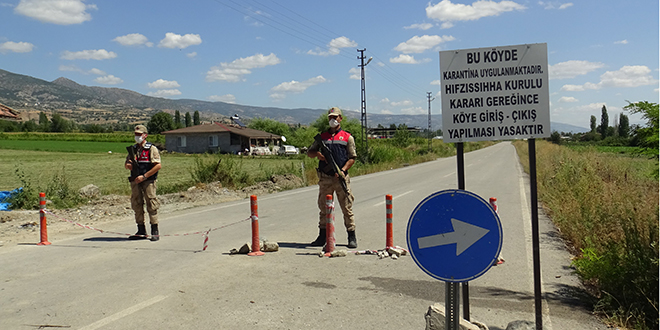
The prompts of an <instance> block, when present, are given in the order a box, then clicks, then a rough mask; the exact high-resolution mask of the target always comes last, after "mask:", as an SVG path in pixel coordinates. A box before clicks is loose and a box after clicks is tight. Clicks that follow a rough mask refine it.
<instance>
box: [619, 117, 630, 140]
mask: <svg viewBox="0 0 660 330" xmlns="http://www.w3.org/2000/svg"><path fill="white" fill-rule="evenodd" d="M629 135H630V120H629V119H628V116H626V115H624V114H623V112H622V113H620V114H619V136H620V137H622V138H627V137H628V136H629Z"/></svg>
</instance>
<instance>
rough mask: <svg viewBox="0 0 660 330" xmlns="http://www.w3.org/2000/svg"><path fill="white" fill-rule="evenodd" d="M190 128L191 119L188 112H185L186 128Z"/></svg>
mask: <svg viewBox="0 0 660 330" xmlns="http://www.w3.org/2000/svg"><path fill="white" fill-rule="evenodd" d="M190 126H192V119H191V118H190V112H186V127H190Z"/></svg>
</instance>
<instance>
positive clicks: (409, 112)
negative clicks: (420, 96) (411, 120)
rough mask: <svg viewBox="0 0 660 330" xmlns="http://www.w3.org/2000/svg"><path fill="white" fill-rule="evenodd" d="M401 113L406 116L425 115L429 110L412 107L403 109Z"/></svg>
mask: <svg viewBox="0 0 660 330" xmlns="http://www.w3.org/2000/svg"><path fill="white" fill-rule="evenodd" d="M401 113H402V114H404V115H423V114H426V113H427V110H426V109H424V108H422V107H412V108H406V109H401Z"/></svg>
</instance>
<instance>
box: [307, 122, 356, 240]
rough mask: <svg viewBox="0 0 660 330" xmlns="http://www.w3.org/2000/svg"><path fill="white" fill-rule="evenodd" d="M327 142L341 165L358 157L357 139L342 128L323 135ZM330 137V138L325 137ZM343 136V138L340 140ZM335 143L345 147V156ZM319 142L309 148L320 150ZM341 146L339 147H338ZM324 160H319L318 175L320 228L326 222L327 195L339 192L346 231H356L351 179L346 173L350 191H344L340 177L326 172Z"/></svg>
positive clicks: (322, 227)
mask: <svg viewBox="0 0 660 330" xmlns="http://www.w3.org/2000/svg"><path fill="white" fill-rule="evenodd" d="M321 136H322V138H324V141H325V142H326V145H328V146H329V147H330V150H331V151H333V157H334V158H335V159H336V160H337V163H338V164H337V165H339V167H342V166H344V164H345V163H346V160H348V159H355V158H357V153H356V152H355V139H354V138H353V136H352V135H350V134H349V133H347V132H346V131H343V130H340V131H338V132H336V133H335V134H331V133H329V132H325V133H324V134H322V135H321ZM327 137H329V139H325V138H327ZM340 138H341V140H340ZM333 145H335V146H337V145H340V146H341V148H345V149H344V150H345V156H343V157H342V156H340V155H338V154H337V152H336V151H335V150H337V149H335V148H333ZM319 147H320V146H319V144H318V142H316V141H315V142H314V143H313V144H312V145H311V147H310V148H309V150H310V151H311V152H314V151H318V150H319ZM337 148H339V147H337ZM323 163H324V162H322V161H320V162H319V168H317V171H316V173H317V175H318V178H319V196H318V207H319V228H321V229H324V228H325V223H326V205H325V196H326V195H333V194H334V193H336V194H337V202H338V203H339V206H340V207H341V211H342V214H343V216H344V226H346V231H350V232H353V231H355V219H354V216H353V201H354V200H355V198H354V197H353V192H352V191H351V184H350V183H351V179H350V177H349V175H348V173H346V186H347V187H348V193H346V192H344V189H343V188H342V186H341V183H340V181H339V178H336V177H335V175H334V174H330V173H329V172H328V171H327V170H325V172H324V167H325V166H324V164H323Z"/></svg>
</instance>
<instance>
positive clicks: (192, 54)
mask: <svg viewBox="0 0 660 330" xmlns="http://www.w3.org/2000/svg"><path fill="white" fill-rule="evenodd" d="M186 56H188V57H189V58H195V56H197V52H192V53H188V54H186Z"/></svg>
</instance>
